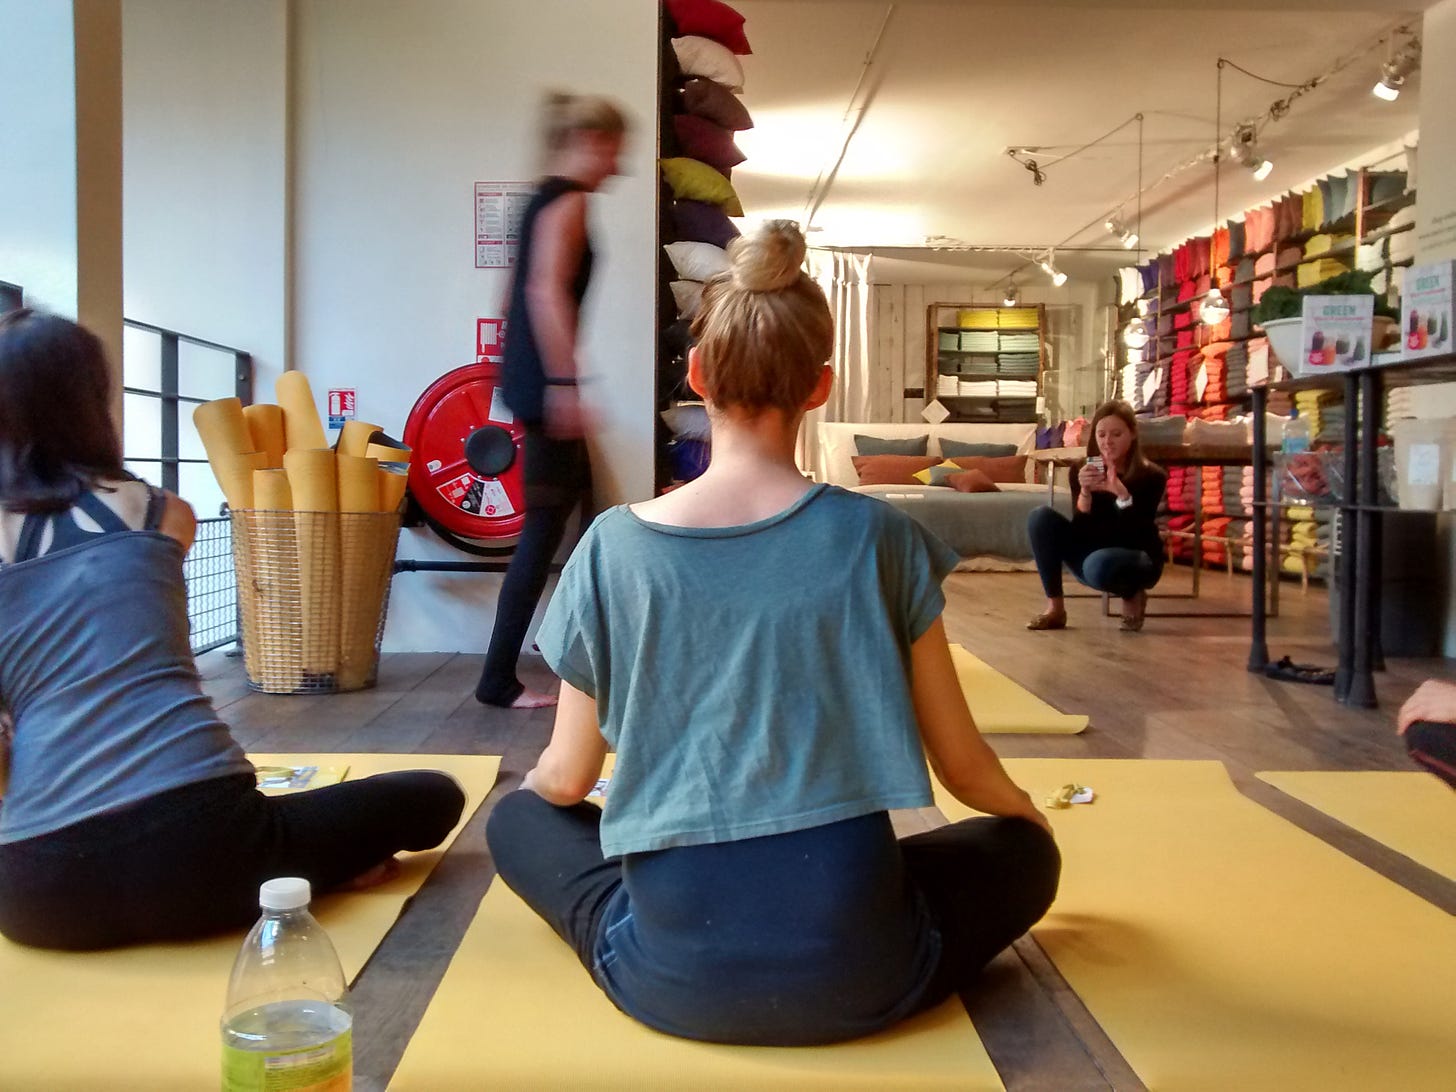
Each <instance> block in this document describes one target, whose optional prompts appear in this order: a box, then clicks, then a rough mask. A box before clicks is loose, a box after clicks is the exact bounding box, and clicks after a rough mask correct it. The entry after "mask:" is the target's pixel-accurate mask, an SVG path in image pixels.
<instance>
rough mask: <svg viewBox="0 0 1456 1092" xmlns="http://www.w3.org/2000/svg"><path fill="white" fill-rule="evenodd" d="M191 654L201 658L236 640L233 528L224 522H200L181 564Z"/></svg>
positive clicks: (236, 584) (236, 608)
mask: <svg viewBox="0 0 1456 1092" xmlns="http://www.w3.org/2000/svg"><path fill="white" fill-rule="evenodd" d="M182 575H183V578H184V579H185V580H186V582H187V621H188V622H189V623H190V624H191V626H192V653H193V655H201V654H202V653H204V652H210V651H212V650H213V649H215V648H221V647H222V646H223V645H229V644H232V643H233V642H234V641H236V640H237V639H238V582H237V576H236V575H235V572H234V570H233V528H232V522H231V521H230V520H226V519H200V520H198V521H197V538H196V540H195V541H194V542H193V544H192V549H191V550H189V551H188V552H187V560H186V561H184V562H183V564H182Z"/></svg>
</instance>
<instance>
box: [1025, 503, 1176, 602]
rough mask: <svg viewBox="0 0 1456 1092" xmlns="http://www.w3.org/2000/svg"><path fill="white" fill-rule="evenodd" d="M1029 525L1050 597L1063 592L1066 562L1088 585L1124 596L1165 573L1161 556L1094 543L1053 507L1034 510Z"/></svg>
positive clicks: (1042, 578) (1038, 564)
mask: <svg viewBox="0 0 1456 1092" xmlns="http://www.w3.org/2000/svg"><path fill="white" fill-rule="evenodd" d="M1026 529H1027V532H1028V533H1029V534H1030V536H1031V556H1032V557H1033V558H1034V559H1035V560H1036V571H1037V572H1038V573H1039V574H1040V575H1041V584H1042V587H1043V588H1045V589H1046V594H1047V598H1049V599H1060V598H1061V596H1062V566H1063V565H1065V566H1066V567H1067V568H1069V569H1071V570H1072V575H1073V576H1075V577H1076V578H1077V579H1078V580H1079V581H1081V582H1082V583H1083V584H1085V585H1087V587H1089V588H1092V589H1094V590H1095V591H1100V592H1109V593H1111V594H1112V595H1115V596H1117V597H1118V598H1120V599H1131V598H1132V597H1133V596H1135V595H1136V594H1137V593H1138V592H1140V591H1147V590H1148V589H1149V588H1151V587H1152V586H1153V585H1154V584H1156V583H1157V582H1158V578H1159V577H1160V576H1162V575H1163V565H1162V561H1161V558H1159V559H1154V558H1152V557H1149V556H1148V554H1147V552H1146V551H1145V550H1132V549H1127V548H1125V547H1120V546H1104V547H1101V548H1097V547H1094V546H1093V545H1092V544H1091V543H1089V542H1086V541H1084V540H1083V539H1082V537H1081V536H1080V535H1078V534H1077V531H1076V528H1075V527H1074V526H1073V525H1072V521H1071V520H1069V519H1068V518H1067V517H1066V516H1064V515H1062V514H1061V513H1060V512H1058V511H1056V510H1055V509H1053V508H1050V507H1043V508H1038V509H1036V510H1035V511H1033V512H1032V513H1031V515H1030V516H1029V517H1028V518H1027V521H1026Z"/></svg>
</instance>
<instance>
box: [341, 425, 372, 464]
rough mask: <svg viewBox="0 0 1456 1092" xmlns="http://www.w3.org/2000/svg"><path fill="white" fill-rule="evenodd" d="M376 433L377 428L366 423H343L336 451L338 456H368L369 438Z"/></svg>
mask: <svg viewBox="0 0 1456 1092" xmlns="http://www.w3.org/2000/svg"><path fill="white" fill-rule="evenodd" d="M378 431H380V429H379V426H378V425H371V424H370V423H369V422H368V421H345V422H344V428H343V431H341V432H340V433H339V443H338V446H337V448H336V450H337V451H338V453H339V454H340V455H358V456H360V457H361V458H362V457H363V456H365V455H367V454H369V451H368V448H369V441H370V438H371V437H373V435H374V434H375V433H376V432H378Z"/></svg>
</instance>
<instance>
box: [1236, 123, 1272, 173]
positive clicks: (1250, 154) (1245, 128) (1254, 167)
mask: <svg viewBox="0 0 1456 1092" xmlns="http://www.w3.org/2000/svg"><path fill="white" fill-rule="evenodd" d="M1258 142H1259V133H1258V130H1256V129H1255V128H1254V127H1253V126H1252V125H1251V124H1249V123H1248V122H1245V123H1244V124H1242V125H1240V126H1239V127H1238V128H1236V129H1235V130H1234V139H1233V143H1232V145H1230V147H1229V155H1231V156H1232V157H1233V160H1234V162H1235V163H1238V164H1239V165H1240V166H1244V167H1247V168H1249V170H1251V171H1253V172H1254V181H1255V182H1262V181H1264V179H1266V178H1268V177H1269V175H1270V173H1271V172H1272V171H1273V170H1274V163H1273V161H1272V160H1268V159H1265V158H1264V157H1263V156H1261V155H1260V154H1259V149H1258V148H1257V146H1256V145H1257V144H1258Z"/></svg>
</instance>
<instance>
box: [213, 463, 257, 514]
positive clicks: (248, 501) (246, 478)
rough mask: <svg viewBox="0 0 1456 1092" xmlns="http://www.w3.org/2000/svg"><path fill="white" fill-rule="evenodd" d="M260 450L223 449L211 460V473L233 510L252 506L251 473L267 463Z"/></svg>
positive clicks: (238, 510)
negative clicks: (237, 450) (238, 450)
mask: <svg viewBox="0 0 1456 1092" xmlns="http://www.w3.org/2000/svg"><path fill="white" fill-rule="evenodd" d="M267 461H268V456H266V455H264V454H263V453H262V452H261V451H247V452H236V451H224V452H220V453H219V454H218V456H217V457H216V458H214V459H213V460H212V474H213V477H215V478H217V484H218V485H219V486H220V487H221V488H222V495H223V496H224V497H226V498H227V502H228V507H229V508H230V509H232V510H233V511H234V512H241V511H243V510H244V509H247V508H251V507H253V474H254V473H255V472H256V471H259V470H262V469H263V468H264V467H265V465H266V464H267Z"/></svg>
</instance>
